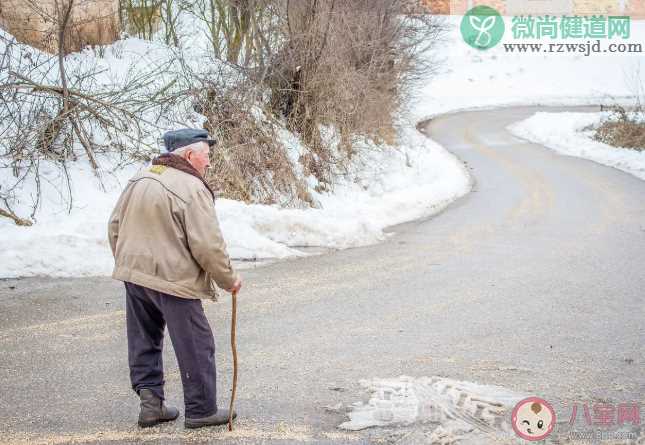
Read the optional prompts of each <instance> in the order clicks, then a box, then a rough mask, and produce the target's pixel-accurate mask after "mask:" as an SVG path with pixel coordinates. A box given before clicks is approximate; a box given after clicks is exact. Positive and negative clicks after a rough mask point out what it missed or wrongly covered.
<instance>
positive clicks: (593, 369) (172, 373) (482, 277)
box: [0, 107, 645, 444]
mask: <svg viewBox="0 0 645 445" xmlns="http://www.w3.org/2000/svg"><path fill="white" fill-rule="evenodd" d="M549 109H550V108H549ZM541 110H545V108H537V107H515V108H504V109H496V110H487V111H472V112H461V113H455V114H451V115H445V116H442V117H438V118H436V119H433V120H432V121H430V122H429V123H428V124H427V125H426V126H425V132H426V134H428V135H430V136H431V137H432V138H433V139H435V140H437V141H438V142H439V143H441V144H442V145H443V146H445V147H446V148H447V149H448V150H450V151H451V152H452V153H454V154H455V155H456V156H458V157H459V158H460V159H462V160H463V161H464V162H465V163H466V165H467V166H468V168H469V171H470V173H471V174H472V175H473V178H474V181H475V183H474V188H473V191H472V193H470V194H468V195H466V196H465V197H463V198H461V199H460V200H458V201H456V202H454V203H453V204H451V205H450V206H449V207H448V208H446V209H445V210H444V211H443V212H441V213H440V214H438V215H435V216H434V217H432V218H430V219H427V220H424V221H415V222H411V223H407V224H403V225H400V226H396V227H393V228H392V229H391V230H392V232H393V233H394V234H393V235H392V236H391V237H390V238H388V240H387V241H385V242H383V243H381V244H378V245H374V246H369V247H364V248H357V249H350V250H345V251H338V252H334V253H330V254H326V255H320V256H314V257H309V258H303V259H297V260H290V261H285V262H278V263H274V264H270V265H266V266H262V267H258V268H256V269H251V270H248V271H245V273H244V276H245V288H244V289H243V291H242V293H241V295H240V298H239V304H238V311H239V312H238V339H237V341H238V353H239V360H240V367H241V372H240V377H239V386H238V392H237V400H238V402H237V407H238V411H239V412H240V418H239V422H238V423H237V430H236V431H235V432H234V433H228V432H226V431H225V430H224V429H210V430H206V431H204V430H202V431H196V432H192V431H191V432H189V431H186V430H184V429H183V426H182V424H183V417H180V422H177V423H173V424H168V425H164V426H162V427H155V428H153V429H151V430H148V431H144V432H141V431H139V430H138V429H137V427H136V415H137V412H138V405H137V400H136V398H135V396H134V394H133V393H132V392H131V390H130V389H129V382H128V370H127V357H126V346H125V324H124V293H123V288H122V285H121V284H120V283H116V282H113V281H111V280H110V279H107V278H91V279H87V278H83V279H45V278H40V279H38V278H37V279H24V280H6V281H2V282H0V399H1V402H0V442H7V443H17V444H23V443H25V444H26V443H39V442H40V443H66V442H68V441H72V440H74V441H76V443H94V442H101V443H110V442H111V443H135V442H137V443H138V442H139V441H142V440H146V443H179V441H182V442H183V441H186V442H190V443H200V442H203V443H207V442H208V443H225V442H226V443H232V442H234V443H260V442H262V443H298V442H302V441H304V440H310V441H313V442H315V443H316V442H320V443H368V442H369V441H371V440H374V439H375V438H379V439H380V440H382V441H383V440H385V443H387V441H388V440H387V438H388V437H396V436H395V435H392V434H393V433H392V432H391V431H389V432H388V431H385V432H384V431H382V430H378V429H376V430H368V431H365V432H358V433H344V432H341V431H339V430H337V429H336V428H335V426H336V425H337V424H339V423H340V422H341V421H343V420H344V416H343V415H342V414H338V413H334V412H327V411H326V410H325V409H324V407H325V406H327V405H334V404H336V403H338V402H342V403H344V404H348V403H351V402H354V401H357V400H360V395H361V394H360V389H359V387H358V385H357V381H358V379H361V378H369V377H392V376H398V375H401V374H406V375H412V376H429V375H441V376H446V377H451V378H455V379H464V380H470V381H476V382H480V383H490V384H498V385H503V386H506V387H508V388H511V389H515V390H519V391H526V392H533V393H535V394H537V395H540V396H541V397H543V398H545V399H546V400H548V401H551V402H552V403H553V404H566V403H572V402H574V401H583V402H584V401H587V402H590V403H592V402H596V401H608V402H614V403H618V402H626V401H637V402H640V403H645V398H644V397H645V377H644V376H645V372H644V369H645V322H644V320H645V298H644V292H645V273H644V269H643V265H644V264H645V199H643V197H644V196H645V181H642V180H639V179H637V178H635V177H633V176H630V175H628V174H626V173H624V172H621V171H618V170H615V169H612V168H609V167H605V166H602V165H599V164H596V163H593V162H591V161H586V160H582V159H578V158H573V157H566V156H561V155H558V154H557V153H555V152H553V151H551V150H549V149H547V148H544V147H542V146H539V145H535V144H531V143H528V142H526V141H523V140H520V139H518V138H516V137H513V136H512V135H510V134H509V133H508V132H507V131H506V130H505V126H506V125H508V124H509V123H512V122H515V121H518V120H521V119H524V118H526V117H528V116H530V115H531V114H532V113H534V112H536V111H541ZM567 110H571V108H567ZM79 261H82V258H79ZM204 307H205V310H206V312H207V315H208V317H209V319H210V320H211V324H212V326H213V330H214V332H215V336H216V343H217V363H218V366H219V367H218V391H219V394H218V399H219V402H220V405H222V406H226V405H227V401H228V394H229V388H230V380H231V379H230V376H231V367H230V362H231V360H230V351H229V344H228V332H229V317H230V302H229V299H228V298H222V301H220V302H219V303H210V302H206V303H204ZM164 359H165V363H166V392H167V398H168V400H169V402H171V403H176V404H178V405H179V406H182V405H181V404H182V398H181V384H180V380H179V374H178V371H177V366H176V363H175V359H174V356H173V354H172V348H171V346H170V342H167V344H166V346H165V357H164ZM231 434H232V435H231ZM388 434H390V436H388ZM393 440H394V439H392V441H393Z"/></svg>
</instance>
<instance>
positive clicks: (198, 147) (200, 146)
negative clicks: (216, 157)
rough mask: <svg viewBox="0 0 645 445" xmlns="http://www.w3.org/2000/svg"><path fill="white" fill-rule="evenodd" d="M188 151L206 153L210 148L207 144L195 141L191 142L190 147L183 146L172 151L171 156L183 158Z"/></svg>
mask: <svg viewBox="0 0 645 445" xmlns="http://www.w3.org/2000/svg"><path fill="white" fill-rule="evenodd" d="M188 150H193V151H207V150H210V147H209V146H208V143H207V142H204V141H197V142H193V143H192V144H190V145H184V146H183V147H179V148H178V149H176V150H173V151H172V154H174V155H177V156H184V155H185V154H186V152H187V151H188Z"/></svg>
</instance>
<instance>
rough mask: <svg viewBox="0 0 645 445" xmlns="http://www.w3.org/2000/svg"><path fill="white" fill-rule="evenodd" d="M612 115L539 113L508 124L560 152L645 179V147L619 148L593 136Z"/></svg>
mask: <svg viewBox="0 0 645 445" xmlns="http://www.w3.org/2000/svg"><path fill="white" fill-rule="evenodd" d="M608 118H610V115H609V113H608V112H602V113H546V112H541V113H536V114H534V115H533V116H531V117H530V118H528V119H526V120H523V121H521V122H516V123H514V124H512V125H509V126H508V129H509V130H510V131H511V132H512V133H513V134H515V135H516V136H519V137H521V138H524V139H527V140H529V141H531V142H536V143H538V144H542V145H544V146H546V147H549V148H552V149H553V150H555V151H557V152H558V153H562V154H565V155H569V156H577V157H580V158H585V159H590V160H592V161H595V162H598V163H600V164H605V165H608V166H610V167H614V168H618V169H620V170H623V171H625V172H627V173H631V174H632V175H634V176H636V177H638V178H641V179H643V180H645V147H643V150H642V151H638V150H633V149H628V148H616V147H612V146H609V145H607V144H603V143H602V142H598V141H596V140H593V139H592V136H593V128H595V127H597V126H598V125H599V124H600V123H601V122H602V121H603V120H605V119H608Z"/></svg>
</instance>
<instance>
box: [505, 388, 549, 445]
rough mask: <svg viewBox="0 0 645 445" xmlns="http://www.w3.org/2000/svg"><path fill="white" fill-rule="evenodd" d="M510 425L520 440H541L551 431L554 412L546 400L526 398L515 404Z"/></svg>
mask: <svg viewBox="0 0 645 445" xmlns="http://www.w3.org/2000/svg"><path fill="white" fill-rule="evenodd" d="M511 425H513V430H514V431H515V433H516V434H517V435H518V436H520V437H521V438H522V439H526V440H530V441H535V440H542V439H544V438H545V437H546V436H548V435H549V434H551V432H552V431H553V427H554V426H555V411H553V408H552V407H551V405H549V403H548V402H547V401H546V400H544V399H541V398H539V397H527V398H526V399H523V400H520V401H519V402H517V405H515V408H513V414H512V416H511Z"/></svg>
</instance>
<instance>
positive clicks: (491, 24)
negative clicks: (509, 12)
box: [460, 5, 504, 50]
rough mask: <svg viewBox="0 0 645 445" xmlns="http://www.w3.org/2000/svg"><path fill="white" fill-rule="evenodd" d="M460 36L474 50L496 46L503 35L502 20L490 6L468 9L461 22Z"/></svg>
mask: <svg viewBox="0 0 645 445" xmlns="http://www.w3.org/2000/svg"><path fill="white" fill-rule="evenodd" d="M460 29H461V36H462V37H463V38H464V41H465V42H466V43H467V44H469V45H470V46H472V47H473V48H476V49H481V50H485V49H489V48H492V47H493V46H495V45H497V44H498V43H499V41H500V40H502V36H503V35H504V19H503V18H502V16H501V15H499V12H497V11H496V10H494V9H493V8H491V7H490V6H485V5H479V6H475V7H474V8H472V9H469V10H468V12H466V15H464V18H463V19H462V20H461V26H460Z"/></svg>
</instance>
